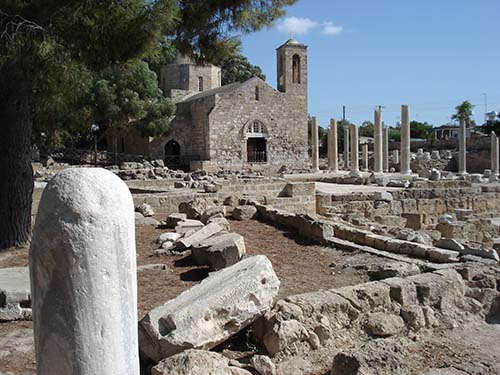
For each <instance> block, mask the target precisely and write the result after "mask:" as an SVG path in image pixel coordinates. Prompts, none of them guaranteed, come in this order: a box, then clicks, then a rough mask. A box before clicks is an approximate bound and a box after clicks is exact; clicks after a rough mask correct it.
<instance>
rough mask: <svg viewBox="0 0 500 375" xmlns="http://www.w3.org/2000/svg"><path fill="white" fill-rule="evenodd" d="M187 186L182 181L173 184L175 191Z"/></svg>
mask: <svg viewBox="0 0 500 375" xmlns="http://www.w3.org/2000/svg"><path fill="white" fill-rule="evenodd" d="M186 186H187V184H186V183H185V182H182V181H175V182H174V188H176V189H182V188H185V187H186Z"/></svg>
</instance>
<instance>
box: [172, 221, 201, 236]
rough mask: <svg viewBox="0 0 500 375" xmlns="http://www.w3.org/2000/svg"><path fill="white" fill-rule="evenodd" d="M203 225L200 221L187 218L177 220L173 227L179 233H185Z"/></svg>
mask: <svg viewBox="0 0 500 375" xmlns="http://www.w3.org/2000/svg"><path fill="white" fill-rule="evenodd" d="M203 227H204V225H203V223H202V222H201V221H199V220H191V219H187V220H184V221H181V222H179V224H177V226H176V227H175V231H176V232H177V233H179V234H186V233H187V232H191V231H197V230H199V229H201V228H203Z"/></svg>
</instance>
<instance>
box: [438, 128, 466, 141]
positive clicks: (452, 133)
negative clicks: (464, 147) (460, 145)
mask: <svg viewBox="0 0 500 375" xmlns="http://www.w3.org/2000/svg"><path fill="white" fill-rule="evenodd" d="M458 133H459V127H458V126H456V125H442V126H440V127H437V128H434V139H445V140H446V139H458ZM470 134H471V129H470V128H466V129H465V137H467V138H470Z"/></svg>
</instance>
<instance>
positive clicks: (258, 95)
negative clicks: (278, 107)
mask: <svg viewBox="0 0 500 375" xmlns="http://www.w3.org/2000/svg"><path fill="white" fill-rule="evenodd" d="M255 100H260V92H259V86H255Z"/></svg>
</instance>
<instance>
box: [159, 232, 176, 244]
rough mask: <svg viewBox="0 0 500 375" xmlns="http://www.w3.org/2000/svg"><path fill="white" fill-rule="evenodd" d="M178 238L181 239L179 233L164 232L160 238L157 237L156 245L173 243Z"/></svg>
mask: <svg viewBox="0 0 500 375" xmlns="http://www.w3.org/2000/svg"><path fill="white" fill-rule="evenodd" d="M179 238H181V235H180V234H179V233H175V232H174V233H172V232H165V233H162V234H160V237H158V241H157V242H158V243H159V244H162V243H164V242H175V241H177V240H178V239H179Z"/></svg>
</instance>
